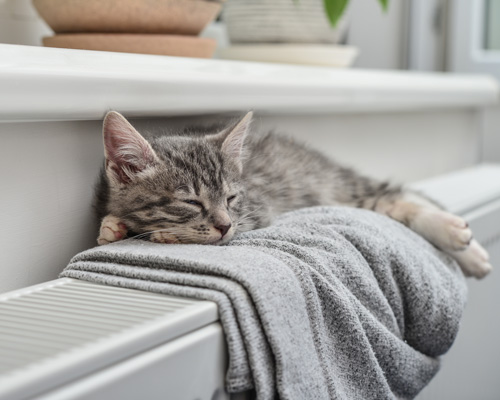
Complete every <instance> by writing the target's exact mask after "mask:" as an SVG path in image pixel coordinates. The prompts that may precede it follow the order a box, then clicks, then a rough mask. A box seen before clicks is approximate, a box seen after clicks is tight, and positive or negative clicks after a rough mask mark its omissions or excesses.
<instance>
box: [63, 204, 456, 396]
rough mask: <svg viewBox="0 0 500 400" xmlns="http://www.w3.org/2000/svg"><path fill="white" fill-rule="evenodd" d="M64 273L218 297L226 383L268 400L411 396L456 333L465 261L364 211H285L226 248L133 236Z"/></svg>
mask: <svg viewBox="0 0 500 400" xmlns="http://www.w3.org/2000/svg"><path fill="white" fill-rule="evenodd" d="M61 276H63V277H71V278H77V279H83V280H88V281H92V282H99V283H106V284H110V285H117V286H123V287H129V288H135V289H142V290H147V291H152V292H159V293H166V294H172V295H180V296H189V297H194V298H200V299H207V300H213V301H215V302H216V303H217V304H218V306H219V312H220V319H221V323H222V325H223V328H224V331H225V334H226V339H227V345H228V349H229V369H228V372H227V378H226V382H227V389H228V391H230V392H238V391H243V390H246V389H250V388H254V389H255V391H256V394H257V398H258V399H262V400H265V399H274V398H280V399H290V400H304V399H314V400H321V399H349V400H353V399H362V400H367V399H395V398H398V399H409V398H413V397H415V396H416V395H417V393H418V392H419V391H420V390H421V389H422V388H423V387H424V386H425V385H426V384H427V383H428V382H429V381H430V379H431V378H432V377H433V376H434V375H435V374H436V372H437V370H438V368H439V356H440V355H441V354H443V353H445V352H446V351H447V350H448V349H449V347H450V346H451V344H452V343H453V340H454V338H455V335H456V334H457V330H458V327H459V321H460V318H461V315H462V311H463V308H464V304H465V300H466V285H465V282H464V279H463V277H462V275H461V273H460V271H459V269H458V267H457V266H456V265H455V263H454V262H453V261H452V260H451V259H450V258H448V257H447V256H445V255H444V254H442V253H440V252H439V251H437V250H436V249H435V248H434V247H432V246H431V245H430V244H429V243H427V242H426V241H425V240H424V239H422V238H421V237H419V236H417V235H416V234H415V233H413V232H411V231H410V230H408V229H407V228H405V227H404V226H403V225H401V224H399V223H397V222H395V221H393V220H390V219H389V218H386V217H384V216H381V215H378V214H375V213H372V212H370V211H366V210H357V209H349V208H342V207H315V208H309V209H303V210H299V211H294V212H291V213H288V214H284V215H282V216H281V217H279V218H278V219H276V221H275V223H274V224H273V225H272V226H270V227H268V228H265V229H260V230H256V231H251V232H247V233H244V234H240V235H239V236H237V237H236V238H235V239H234V240H233V241H232V242H230V243H229V244H228V245H226V246H220V247H217V246H202V245H164V244H154V243H149V242H143V241H137V240H126V241H122V242H117V243H115V244H112V245H107V246H103V247H98V248H94V249H90V250H87V251H85V252H83V253H80V254H78V255H77V256H75V257H74V258H73V259H72V260H71V262H70V264H69V266H68V267H67V268H66V269H65V270H64V272H63V273H62V274H61Z"/></svg>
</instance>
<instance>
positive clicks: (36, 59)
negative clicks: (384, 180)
mask: <svg viewBox="0 0 500 400" xmlns="http://www.w3.org/2000/svg"><path fill="white" fill-rule="evenodd" d="M0 88H1V90H0V122H6V121H27V120H85V119H100V118H102V116H103V114H104V113H105V111H106V110H109V109H117V110H120V111H121V112H124V113H126V114H127V115H128V116H138V117H140V116H168V115H182V114H183V115H189V114H199V113H215V112H230V111H238V112H240V111H244V110H248V109H257V110H259V111H267V112H273V113H294V114H297V113H336V112H394V111H405V110H418V109H436V108H464V107H465V108H478V107H483V106H485V105H487V104H491V103H494V102H496V101H498V96H499V85H498V83H497V81H495V80H494V79H493V78H490V77H486V76H465V75H462V76H459V75H445V74H425V73H410V72H395V71H384V72H381V71H363V70H339V69H332V68H321V67H302V66H291V65H282V64H264V63H251V62H238V61H225V60H203V59H187V58H176V57H164V56H147V55H135V54H122V53H108V52H94V51H83V50H66V49H51V48H42V47H31V46H16V45H5V44H2V45H0Z"/></svg>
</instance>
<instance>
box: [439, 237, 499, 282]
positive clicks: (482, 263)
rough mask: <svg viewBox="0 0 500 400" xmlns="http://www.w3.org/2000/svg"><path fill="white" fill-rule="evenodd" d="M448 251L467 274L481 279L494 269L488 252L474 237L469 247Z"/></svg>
mask: <svg viewBox="0 0 500 400" xmlns="http://www.w3.org/2000/svg"><path fill="white" fill-rule="evenodd" d="M447 253H448V254H449V255H451V256H452V257H453V258H454V259H455V260H456V261H457V262H458V264H459V265H460V267H461V268H462V271H463V273H464V275H465V276H473V277H474V278H477V279H481V278H484V277H485V276H486V275H488V274H489V273H490V272H491V270H492V269H493V267H492V266H491V264H490V263H489V255H488V252H487V251H486V250H485V249H484V248H483V247H482V246H481V245H480V244H479V243H478V242H477V241H476V240H474V239H472V241H471V243H470V245H469V247H468V248H467V249H465V250H462V251H447Z"/></svg>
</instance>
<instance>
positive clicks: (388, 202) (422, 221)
mask: <svg viewBox="0 0 500 400" xmlns="http://www.w3.org/2000/svg"><path fill="white" fill-rule="evenodd" d="M374 209H375V211H377V212H380V213H382V214H386V215H388V216H389V217H391V218H394V219H395V220H396V221H399V222H401V223H403V224H405V225H406V226H408V227H409V228H410V229H412V230H414V231H415V232H417V233H418V234H419V235H421V236H423V237H424V238H425V239H427V240H428V241H429V242H431V243H432V244H434V245H435V246H436V247H438V248H439V249H441V250H443V251H444V252H446V253H447V254H449V255H451V256H452V257H453V258H454V259H455V260H456V261H457V262H458V264H459V265H460V267H461V268H462V271H463V272H464V274H465V275H467V276H474V277H476V278H482V277H484V276H485V275H486V274H488V273H489V272H490V271H491V269H492V267H491V265H490V264H489V262H488V259H489V256H488V252H487V251H486V250H485V249H484V248H482V247H481V245H480V244H479V243H478V242H477V241H475V240H473V238H472V231H471V230H470V229H469V226H468V224H467V222H465V220H464V219H462V218H461V217H458V216H456V215H453V214H450V213H448V212H446V211H443V210H442V209H440V208H439V207H438V206H436V205H435V204H434V203H432V202H431V201H429V200H427V199H426V198H425V197H423V196H420V195H418V194H416V193H412V192H403V191H402V192H400V193H394V192H392V193H390V194H387V195H382V196H381V197H379V198H378V199H377V201H376V203H375V205H374Z"/></svg>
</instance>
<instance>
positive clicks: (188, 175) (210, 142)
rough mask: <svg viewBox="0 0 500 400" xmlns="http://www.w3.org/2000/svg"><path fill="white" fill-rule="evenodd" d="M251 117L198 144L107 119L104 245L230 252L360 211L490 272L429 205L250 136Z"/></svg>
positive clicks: (287, 144) (476, 249)
mask: <svg viewBox="0 0 500 400" xmlns="http://www.w3.org/2000/svg"><path fill="white" fill-rule="evenodd" d="M251 120H252V113H248V114H247V115H246V116H245V117H244V118H243V119H242V120H241V121H239V122H238V123H237V124H236V125H235V126H232V127H228V128H225V129H222V130H220V131H219V132H214V133H212V134H206V135H199V136H192V135H191V136H161V137H156V138H153V139H151V140H149V141H147V140H146V139H144V138H143V137H142V136H141V135H140V134H139V133H138V132H137V131H136V130H135V129H134V127H133V126H132V125H131V124H130V123H129V122H128V121H127V120H126V119H125V118H124V117H123V116H122V115H121V114H119V113H117V112H113V111H112V112H109V113H108V114H107V115H106V117H105V119H104V126H103V135H104V147H105V166H104V168H103V171H102V174H101V177H100V181H99V182H98V185H97V188H96V202H95V209H96V211H97V214H98V217H99V218H100V220H102V223H101V228H100V233H99V238H98V239H97V241H98V243H99V244H106V243H110V242H114V241H117V240H121V239H123V238H125V237H127V236H129V237H130V236H134V235H135V237H139V238H147V239H149V240H151V241H153V242H158V243H200V244H214V245H219V244H224V243H227V242H228V241H229V240H231V238H232V237H233V236H234V235H235V233H237V232H242V231H247V230H251V229H257V228H261V227H264V226H267V225H269V224H270V223H271V221H272V220H273V218H274V217H275V216H276V215H278V214H281V213H284V212H286V211H290V210H294V209H297V208H301V207H310V206H316V205H342V206H352V207H361V208H366V209H370V210H374V211H376V212H379V213H382V214H385V215H388V216H389V217H391V218H394V219H395V220H397V221H399V222H401V223H403V224H405V225H406V226H408V227H409V228H411V229H412V230H414V231H415V232H417V233H418V234H420V235H421V236H423V237H424V238H425V239H427V240H428V241H429V242H431V243H432V244H434V245H435V246H436V247H438V248H440V249H441V250H443V251H445V252H446V253H448V254H450V255H451V256H452V257H454V258H455V259H456V260H457V261H458V263H459V264H460V266H461V267H462V270H463V271H464V273H465V274H466V275H469V276H470V275H472V276H475V277H478V278H481V277H483V276H484V275H486V274H487V273H488V272H489V271H490V270H491V265H490V264H489V263H488V253H487V252H486V251H485V250H484V249H483V248H482V247H481V246H480V245H479V243H477V242H476V241H475V240H473V239H472V232H471V230H470V229H469V228H468V225H467V223H466V222H465V221H464V220H463V219H462V218H460V217H458V216H455V215H452V214H450V213H447V212H445V211H443V210H441V209H440V208H439V207H438V206H437V205H436V204H434V203H433V202H432V201H430V200H428V199H426V198H425V197H423V196H421V195H419V194H417V193H413V192H410V191H406V190H403V189H402V188H400V187H398V186H391V185H389V184H388V183H383V182H378V181H376V180H374V179H370V178H366V177H363V176H360V175H358V174H357V173H356V172H354V171H353V170H351V169H348V168H345V167H343V166H340V165H338V164H336V163H335V162H333V161H332V160H329V159H328V158H326V157H325V156H323V155H322V154H320V153H319V152H316V151H314V150H311V149H308V148H306V147H304V146H303V145H301V144H297V143H296V142H295V141H293V140H292V139H290V138H287V137H283V136H279V135H276V134H273V133H268V134H266V135H254V134H252V135H247V132H248V129H249V126H250V123H251Z"/></svg>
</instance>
